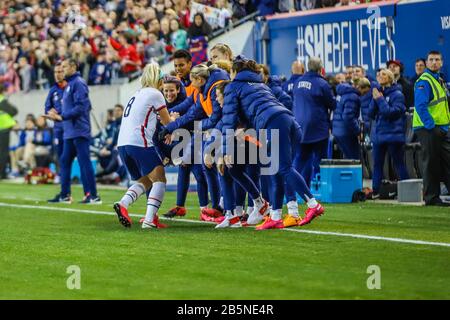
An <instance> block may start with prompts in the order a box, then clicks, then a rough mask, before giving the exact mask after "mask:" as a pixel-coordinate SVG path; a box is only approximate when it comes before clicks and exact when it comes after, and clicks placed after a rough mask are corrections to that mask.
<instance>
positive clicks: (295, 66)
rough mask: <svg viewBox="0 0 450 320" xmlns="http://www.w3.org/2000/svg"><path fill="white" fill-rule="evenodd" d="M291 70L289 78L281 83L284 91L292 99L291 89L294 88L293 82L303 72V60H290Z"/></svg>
mask: <svg viewBox="0 0 450 320" xmlns="http://www.w3.org/2000/svg"><path fill="white" fill-rule="evenodd" d="M291 72H292V75H291V77H290V78H289V80H287V81H286V82H285V83H283V86H282V88H283V90H284V92H286V93H287V94H288V95H289V96H290V97H291V99H292V100H293V99H294V95H293V93H292V92H293V90H294V84H295V82H297V80H298V79H299V78H300V77H301V76H302V75H304V74H305V65H304V64H303V62H300V61H298V60H296V61H294V62H292V65H291Z"/></svg>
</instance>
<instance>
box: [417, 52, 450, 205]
mask: <svg viewBox="0 0 450 320" xmlns="http://www.w3.org/2000/svg"><path fill="white" fill-rule="evenodd" d="M442 65H443V60H442V54H441V53H440V52H438V51H431V52H430V53H429V54H428V57H427V69H426V70H425V72H424V73H423V74H422V75H421V76H420V77H419V79H418V80H417V82H416V85H415V89H414V101H415V104H416V106H415V110H414V115H413V128H414V131H415V133H416V135H417V138H418V139H419V141H420V144H421V146H422V148H423V152H422V162H423V165H424V173H423V184H424V198H425V204H426V205H434V206H449V204H448V203H445V202H442V201H441V199H440V198H439V195H440V182H441V181H442V180H443V181H444V183H445V184H446V185H447V186H449V185H450V136H449V133H448V130H449V125H450V112H449V103H448V89H447V88H446V86H445V82H444V81H443V80H442V78H441V77H440V74H439V71H440V70H441V68H442Z"/></svg>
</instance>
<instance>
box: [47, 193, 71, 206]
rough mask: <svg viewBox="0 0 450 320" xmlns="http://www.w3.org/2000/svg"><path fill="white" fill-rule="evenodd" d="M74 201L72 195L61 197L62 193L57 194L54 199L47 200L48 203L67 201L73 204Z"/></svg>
mask: <svg viewBox="0 0 450 320" xmlns="http://www.w3.org/2000/svg"><path fill="white" fill-rule="evenodd" d="M72 201H73V199H72V197H71V196H66V197H61V194H57V195H56V196H55V197H54V198H53V199H49V200H47V202H48V203H67V204H71V203H72Z"/></svg>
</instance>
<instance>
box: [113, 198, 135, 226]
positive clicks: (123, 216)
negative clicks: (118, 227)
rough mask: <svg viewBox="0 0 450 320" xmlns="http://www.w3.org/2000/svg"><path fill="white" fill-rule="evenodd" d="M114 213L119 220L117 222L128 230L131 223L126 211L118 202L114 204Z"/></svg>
mask: <svg viewBox="0 0 450 320" xmlns="http://www.w3.org/2000/svg"><path fill="white" fill-rule="evenodd" d="M114 211H116V213H117V217H118V218H119V222H120V223H121V224H122V225H123V226H124V227H125V228H130V227H131V224H132V221H131V218H130V217H129V216H128V210H127V208H125V207H124V206H123V205H121V204H120V203H119V202H116V203H114Z"/></svg>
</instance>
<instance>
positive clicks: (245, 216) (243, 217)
mask: <svg viewBox="0 0 450 320" xmlns="http://www.w3.org/2000/svg"><path fill="white" fill-rule="evenodd" d="M247 219H248V214H246V213H244V214H243V215H242V216H241V222H247Z"/></svg>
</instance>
